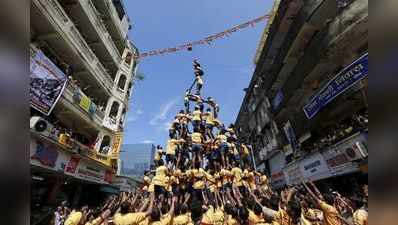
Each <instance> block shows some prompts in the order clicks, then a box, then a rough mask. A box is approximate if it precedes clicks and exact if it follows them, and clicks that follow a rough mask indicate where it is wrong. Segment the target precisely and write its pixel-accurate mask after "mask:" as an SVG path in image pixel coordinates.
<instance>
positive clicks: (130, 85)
mask: <svg viewBox="0 0 398 225" xmlns="http://www.w3.org/2000/svg"><path fill="white" fill-rule="evenodd" d="M131 87H132V84H131V82H129V86H128V89H127V96H128V97H129V96H130V92H131Z"/></svg>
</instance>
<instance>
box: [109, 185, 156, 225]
mask: <svg viewBox="0 0 398 225" xmlns="http://www.w3.org/2000/svg"><path fill="white" fill-rule="evenodd" d="M153 201H154V194H153V193H152V194H151V197H150V203H149V207H148V209H147V211H146V212H137V213H131V212H130V204H129V203H128V202H123V203H122V204H121V205H120V212H118V213H116V214H115V215H114V217H113V224H114V225H138V224H140V223H141V222H143V221H144V220H145V219H146V218H147V217H148V216H149V215H150V213H151V211H152V209H153Z"/></svg>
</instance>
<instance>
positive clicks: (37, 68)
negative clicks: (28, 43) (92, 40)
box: [29, 47, 67, 116]
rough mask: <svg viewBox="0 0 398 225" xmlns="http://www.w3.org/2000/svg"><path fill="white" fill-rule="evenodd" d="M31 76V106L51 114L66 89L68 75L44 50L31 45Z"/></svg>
mask: <svg viewBox="0 0 398 225" xmlns="http://www.w3.org/2000/svg"><path fill="white" fill-rule="evenodd" d="M29 76H30V90H29V96H30V106H31V107H33V108H35V109H36V110H38V111H40V112H41V113H43V114H45V115H47V116H48V115H50V113H51V111H52V110H53V109H54V107H55V105H56V104H57V102H58V100H59V98H60V97H61V95H62V92H63V91H64V89H65V84H66V81H67V78H66V75H65V74H64V72H62V71H61V70H60V69H59V68H58V67H57V66H56V65H55V64H54V63H53V62H52V61H51V60H50V59H49V58H47V56H46V55H44V53H43V52H42V51H40V50H38V49H36V48H34V47H31V48H30V75H29Z"/></svg>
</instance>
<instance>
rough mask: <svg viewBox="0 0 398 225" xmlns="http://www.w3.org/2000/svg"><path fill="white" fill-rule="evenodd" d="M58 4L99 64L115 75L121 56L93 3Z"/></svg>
mask: <svg viewBox="0 0 398 225" xmlns="http://www.w3.org/2000/svg"><path fill="white" fill-rule="evenodd" d="M60 3H61V5H62V6H63V9H64V10H65V12H66V13H67V14H68V15H69V17H70V18H71V19H72V20H73V21H74V22H75V24H77V25H78V26H77V27H78V29H79V31H80V33H81V34H82V35H83V37H84V38H85V40H86V42H87V43H88V44H89V46H90V47H91V48H92V49H93V51H94V52H95V53H96V55H97V57H98V58H99V60H100V61H101V63H102V64H103V65H105V67H106V68H107V69H108V71H110V73H111V75H113V74H115V73H116V71H117V69H118V67H119V64H120V62H121V54H120V52H119V50H118V49H117V47H116V45H115V43H114V41H113V40H112V37H111V35H110V34H109V32H108V30H107V28H106V26H105V24H104V22H103V20H102V18H101V15H100V13H99V12H98V11H97V9H96V8H95V6H94V4H93V1H92V0H78V1H76V2H74V3H72V4H65V3H64V4H63V2H60Z"/></svg>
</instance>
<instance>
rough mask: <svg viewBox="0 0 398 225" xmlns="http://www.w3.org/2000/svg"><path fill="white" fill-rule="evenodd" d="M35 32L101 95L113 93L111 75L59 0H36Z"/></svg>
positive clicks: (32, 26)
mask: <svg viewBox="0 0 398 225" xmlns="http://www.w3.org/2000/svg"><path fill="white" fill-rule="evenodd" d="M31 33H32V37H33V38H35V39H37V40H38V41H39V42H44V43H46V45H48V46H50V47H51V49H52V50H53V51H54V53H55V54H56V55H58V56H59V58H62V60H63V61H65V62H66V63H67V64H69V65H71V69H72V71H73V72H74V74H76V76H77V77H76V78H79V77H80V79H79V81H82V83H85V84H89V85H91V86H92V87H93V89H94V90H95V91H96V92H97V93H96V94H97V95H98V96H104V95H106V96H111V90H112V87H113V80H112V78H111V76H110V75H109V73H108V72H107V71H106V69H105V68H104V66H103V65H102V63H101V62H100V60H99V59H98V58H97V56H96V54H94V52H93V50H92V49H91V48H90V46H89V45H88V43H87V42H86V40H85V39H84V38H83V36H82V34H81V33H80V32H79V30H78V29H77V27H76V25H75V24H74V23H73V21H72V20H71V19H70V18H69V16H68V14H67V13H66V12H65V11H64V10H63V8H62V6H61V5H60V4H59V2H58V1H57V0H33V1H32V4H31Z"/></svg>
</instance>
